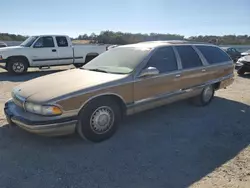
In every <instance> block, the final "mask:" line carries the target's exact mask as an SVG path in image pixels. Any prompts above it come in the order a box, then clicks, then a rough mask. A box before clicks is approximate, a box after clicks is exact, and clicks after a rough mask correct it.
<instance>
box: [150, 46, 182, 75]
mask: <svg viewBox="0 0 250 188" xmlns="http://www.w3.org/2000/svg"><path fill="white" fill-rule="evenodd" d="M147 67H155V68H157V69H158V70H159V71H160V73H165V72H169V71H174V70H177V69H178V67H177V61H176V58H175V53H174V51H173V48H172V47H165V48H161V49H158V50H157V51H156V52H155V53H154V54H153V55H152V57H151V58H150V60H149V61H148V64H147Z"/></svg>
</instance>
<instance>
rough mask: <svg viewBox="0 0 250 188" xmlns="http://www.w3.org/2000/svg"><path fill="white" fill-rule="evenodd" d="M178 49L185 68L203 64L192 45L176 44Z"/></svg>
mask: <svg viewBox="0 0 250 188" xmlns="http://www.w3.org/2000/svg"><path fill="white" fill-rule="evenodd" d="M176 49H177V50H178V52H179V55H180V58H181V62H182V67H183V68H184V69H189V68H194V67H200V66H202V62H201V60H200V57H199V56H198V54H197V53H196V52H195V50H194V49H193V48H192V47H191V46H176Z"/></svg>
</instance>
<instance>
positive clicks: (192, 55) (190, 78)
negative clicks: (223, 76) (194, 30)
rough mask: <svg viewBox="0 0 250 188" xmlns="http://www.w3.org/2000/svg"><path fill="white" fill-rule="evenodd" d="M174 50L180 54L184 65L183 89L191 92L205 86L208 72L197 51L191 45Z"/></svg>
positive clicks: (182, 74)
mask: <svg viewBox="0 0 250 188" xmlns="http://www.w3.org/2000/svg"><path fill="white" fill-rule="evenodd" d="M174 48H175V49H176V50H177V52H178V55H179V58H180V61H181V65H182V72H181V74H180V83H181V87H182V89H183V90H189V89H192V88H193V87H195V86H198V85H201V84H203V83H204V82H205V81H206V80H205V77H206V76H205V75H206V70H205V69H204V65H203V62H202V60H201V58H200V56H199V55H198V54H197V53H196V51H195V49H194V48H193V47H192V46H190V45H181V46H175V47H174Z"/></svg>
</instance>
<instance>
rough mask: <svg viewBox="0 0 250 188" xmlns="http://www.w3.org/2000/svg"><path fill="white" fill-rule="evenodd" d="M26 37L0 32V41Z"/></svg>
mask: <svg viewBox="0 0 250 188" xmlns="http://www.w3.org/2000/svg"><path fill="white" fill-rule="evenodd" d="M26 38H27V36H22V35H15V34H9V33H0V40H1V41H24V40H25V39H26Z"/></svg>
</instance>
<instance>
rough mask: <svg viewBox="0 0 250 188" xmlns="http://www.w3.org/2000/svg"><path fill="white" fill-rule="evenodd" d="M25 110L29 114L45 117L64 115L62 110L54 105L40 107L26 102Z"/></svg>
mask: <svg viewBox="0 0 250 188" xmlns="http://www.w3.org/2000/svg"><path fill="white" fill-rule="evenodd" d="M25 109H26V110H27V111H28V112H31V113H34V114H39V115H44V116H55V115H61V114H62V110H61V109H60V108H59V107H58V106H54V105H38V104H34V103H31V102H26V103H25Z"/></svg>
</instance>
